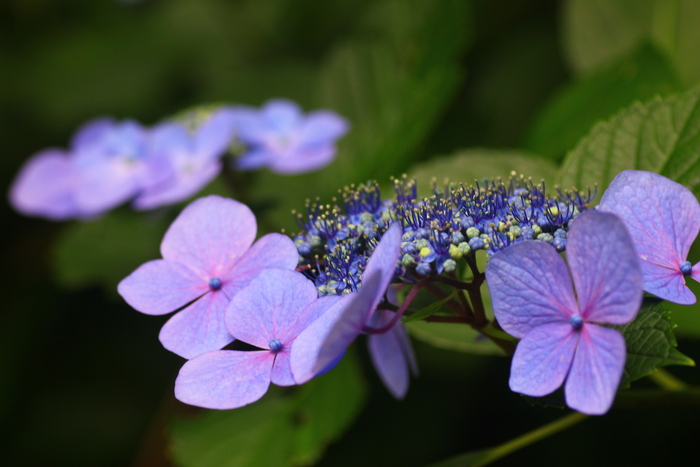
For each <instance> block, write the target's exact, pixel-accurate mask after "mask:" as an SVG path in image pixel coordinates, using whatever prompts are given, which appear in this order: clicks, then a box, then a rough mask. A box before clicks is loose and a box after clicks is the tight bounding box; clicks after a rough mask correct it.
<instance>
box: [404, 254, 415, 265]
mask: <svg viewBox="0 0 700 467" xmlns="http://www.w3.org/2000/svg"><path fill="white" fill-rule="evenodd" d="M401 264H403V265H404V266H406V267H407V268H411V267H413V266H415V265H416V260H415V259H413V256H412V255H408V254H406V255H403V258H401Z"/></svg>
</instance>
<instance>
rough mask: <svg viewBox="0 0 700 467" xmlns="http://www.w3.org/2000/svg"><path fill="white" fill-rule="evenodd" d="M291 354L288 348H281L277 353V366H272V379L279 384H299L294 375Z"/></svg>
mask: <svg viewBox="0 0 700 467" xmlns="http://www.w3.org/2000/svg"><path fill="white" fill-rule="evenodd" d="M289 356H290V355H289V351H288V350H281V351H279V352H277V353H276V354H275V366H274V367H272V375H271V376H270V381H272V382H273V383H275V384H276V385H277V386H294V385H295V384H297V383H296V381H294V376H293V375H292V367H291V365H290V360H289Z"/></svg>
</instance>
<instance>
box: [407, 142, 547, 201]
mask: <svg viewBox="0 0 700 467" xmlns="http://www.w3.org/2000/svg"><path fill="white" fill-rule="evenodd" d="M511 172H516V173H517V174H523V175H525V176H526V177H532V178H533V180H535V181H539V180H541V179H545V180H550V181H551V180H553V179H554V174H555V173H556V166H555V165H554V164H553V163H552V162H551V161H549V160H547V159H543V158H541V157H538V156H535V155H532V154H529V153H527V152H523V151H519V150H509V149H481V148H476V149H464V150H461V151H459V152H457V153H456V154H454V155H452V156H446V157H441V158H437V159H433V160H431V161H429V162H424V163H422V164H419V165H416V166H415V167H414V168H413V170H411V171H410V172H409V174H408V175H409V177H410V178H414V179H415V180H416V182H417V183H418V194H419V195H421V196H426V195H428V194H430V193H432V191H431V188H430V187H431V182H432V180H433V179H435V181H436V182H437V183H438V184H444V183H445V181H446V180H449V181H450V182H451V183H465V184H469V183H474V181H475V180H483V179H484V178H496V177H502V178H507V177H509V176H510V173H511Z"/></svg>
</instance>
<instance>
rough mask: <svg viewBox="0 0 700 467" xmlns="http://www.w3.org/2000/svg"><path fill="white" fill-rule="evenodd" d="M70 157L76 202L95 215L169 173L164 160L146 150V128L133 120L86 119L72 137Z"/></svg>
mask: <svg viewBox="0 0 700 467" xmlns="http://www.w3.org/2000/svg"><path fill="white" fill-rule="evenodd" d="M71 159H72V161H73V164H74V166H75V170H76V173H77V177H76V186H75V191H74V193H75V199H76V202H77V204H78V205H79V206H80V207H81V209H83V210H85V211H87V212H91V213H94V214H99V213H101V212H104V211H106V210H109V209H112V208H114V207H115V206H117V205H119V204H121V203H123V202H125V201H128V200H130V199H132V198H134V197H135V196H136V195H137V194H138V193H140V192H141V191H142V190H145V189H148V188H150V187H153V186H157V185H158V184H160V183H162V182H163V181H165V180H166V179H167V177H168V176H169V173H170V172H169V166H168V161H167V159H166V158H165V157H156V156H155V155H154V154H152V153H151V152H150V151H149V147H148V132H147V130H146V129H145V128H144V127H142V126H141V125H140V124H139V123H138V122H135V121H132V120H126V121H123V122H116V121H114V120H112V119H109V118H102V119H97V120H93V121H91V122H88V123H87V124H86V125H84V126H83V127H82V128H81V129H80V130H78V132H77V133H76V135H75V137H74V138H73V141H72V144H71Z"/></svg>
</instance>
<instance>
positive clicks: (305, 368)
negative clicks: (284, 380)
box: [291, 293, 357, 384]
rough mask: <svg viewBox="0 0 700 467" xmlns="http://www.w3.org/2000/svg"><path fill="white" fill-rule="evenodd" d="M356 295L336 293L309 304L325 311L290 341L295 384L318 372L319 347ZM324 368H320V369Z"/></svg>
mask: <svg viewBox="0 0 700 467" xmlns="http://www.w3.org/2000/svg"><path fill="white" fill-rule="evenodd" d="M356 295H357V294H356V293H350V294H347V295H343V296H342V297H341V296H338V295H331V296H327V297H321V298H319V299H318V300H317V301H316V302H314V303H312V304H311V305H309V306H314V307H320V308H321V309H323V308H325V311H323V312H322V313H321V314H320V316H319V317H318V318H317V319H316V320H315V321H313V322H311V324H310V325H309V326H307V328H306V329H304V330H303V331H302V332H301V333H300V334H299V335H298V336H297V338H296V339H295V340H294V342H293V343H292V355H291V367H292V373H293V375H294V380H295V381H296V382H297V384H304V383H305V382H307V381H309V380H310V379H312V378H313V377H315V376H316V375H318V374H319V372H318V371H316V367H317V363H318V360H319V354H320V352H321V347H322V346H323V343H324V341H325V340H326V337H327V336H328V334H329V333H330V331H331V329H333V326H334V325H335V323H336V321H338V319H339V318H340V315H341V314H342V312H343V310H344V309H345V307H346V306H347V304H348V303H350V302H352V301H353V300H354V299H355V296H356ZM341 354H342V352H341ZM332 357H333V356H331V360H332ZM335 357H336V358H337V357H338V354H335ZM325 369H326V368H322V370H321V371H323V370H325Z"/></svg>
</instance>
